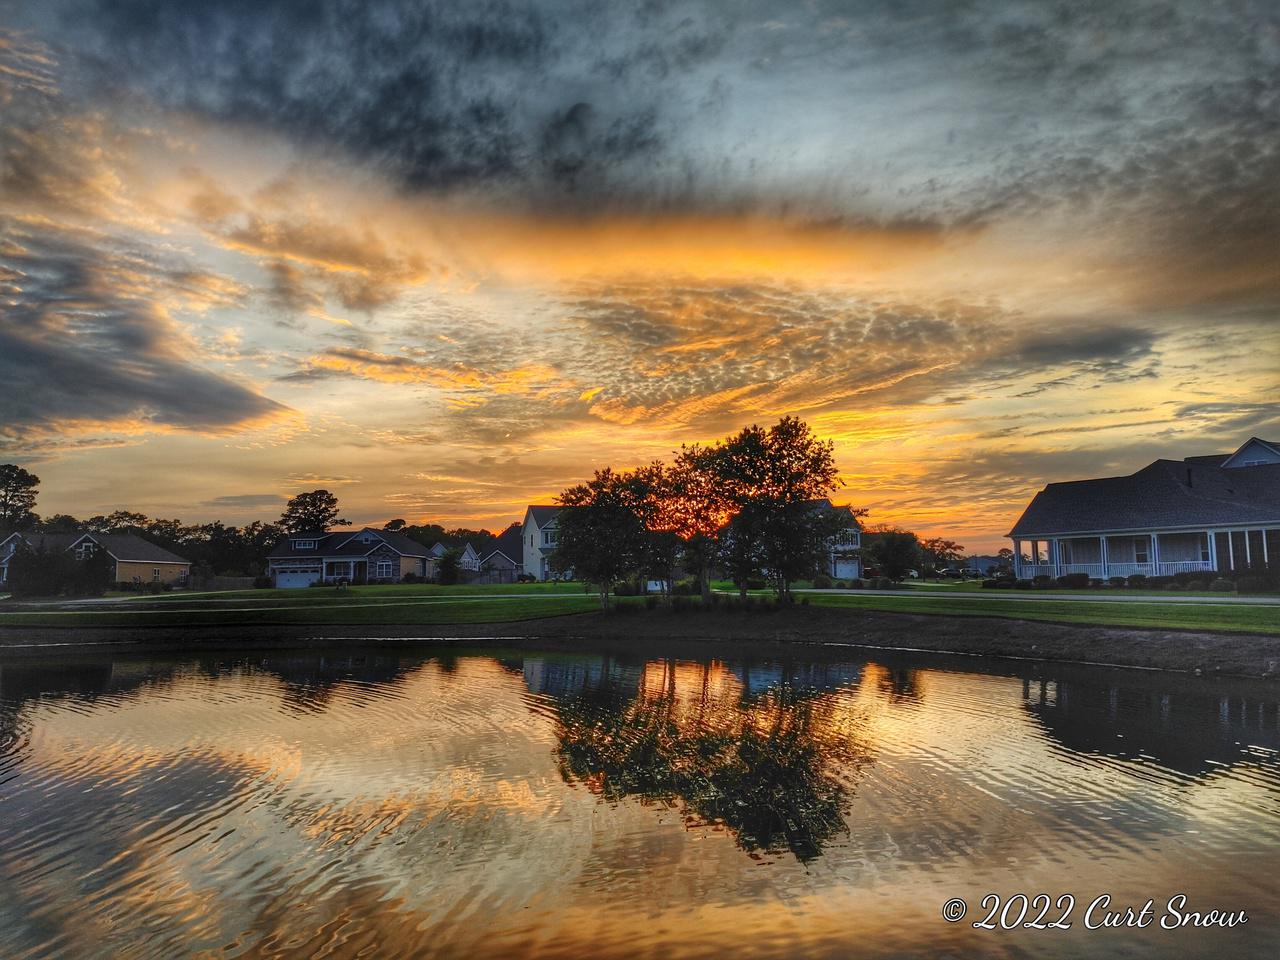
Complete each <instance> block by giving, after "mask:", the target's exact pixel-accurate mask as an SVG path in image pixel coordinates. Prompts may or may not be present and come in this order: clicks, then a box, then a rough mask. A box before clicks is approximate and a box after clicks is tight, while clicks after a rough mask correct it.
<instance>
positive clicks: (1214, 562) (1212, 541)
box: [1205, 530, 1218, 570]
mask: <svg viewBox="0 0 1280 960" xmlns="http://www.w3.org/2000/svg"><path fill="white" fill-rule="evenodd" d="M1205 536H1207V537H1208V538H1209V566H1211V567H1213V569H1214V570H1217V569H1218V533H1217V531H1216V530H1207V531H1205Z"/></svg>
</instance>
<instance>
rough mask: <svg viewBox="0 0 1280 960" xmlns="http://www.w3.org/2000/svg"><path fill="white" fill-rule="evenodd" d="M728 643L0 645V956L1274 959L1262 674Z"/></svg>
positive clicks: (1269, 707) (1271, 805)
mask: <svg viewBox="0 0 1280 960" xmlns="http://www.w3.org/2000/svg"><path fill="white" fill-rule="evenodd" d="M732 649H733V648H732V647H730V646H728V645H725V654H724V656H723V657H722V658H719V659H705V660H698V659H681V658H680V657H679V655H678V650H677V651H673V656H671V657H667V656H660V655H658V654H653V653H651V654H648V655H645V656H628V655H619V654H616V653H604V652H601V653H581V654H579V653H574V654H565V653H539V652H532V651H529V650H514V649H500V648H483V647H468V648H466V649H461V648H456V647H449V648H447V649H446V648H443V647H430V646H417V647H411V646H405V647H394V648H390V647H387V646H385V645H383V646H377V647H349V648H346V649H341V650H323V651H319V650H306V651H298V652H280V651H273V652H269V653H245V652H226V653H223V654H218V655H209V654H203V655H189V656H183V655H165V656H151V657H142V656H137V655H124V654H121V655H116V656H101V657H84V656H77V655H61V656H59V657H58V658H56V659H49V660H40V661H35V660H31V659H23V660H9V661H5V660H3V659H0V956H3V957H5V958H26V957H46V956H50V957H52V956H57V957H76V958H81V957H165V958H168V957H182V956H199V957H215V956H216V957H241V956H243V957H266V956H270V957H321V956H333V957H350V956H377V957H390V956H405V957H409V956H412V957H431V956H441V957H467V958H487V957H520V956H540V957H625V956H637V957H684V956H707V957H711V956H734V957H756V956H760V957H794V956H832V957H852V956H859V957H861V956H870V957H878V956H886V957H889V956H893V957H898V956H901V957H915V956H957V957H959V956H963V957H975V956H993V957H1005V956H1008V957H1018V956H1037V957H1038V956H1072V957H1077V956H1098V957H1112V956H1146V955H1152V956H1156V955H1159V956H1198V955H1201V956H1208V955H1211V954H1212V955H1215V956H1221V957H1228V956H1229V957H1244V956H1274V955H1275V947H1276V942H1277V937H1278V936H1280V757H1278V754H1277V750H1278V749H1280V714H1278V706H1277V700H1278V698H1280V697H1278V694H1280V688H1277V687H1276V686H1273V685H1267V684H1262V683H1256V684H1251V683H1247V682H1243V681H1242V682H1239V683H1228V682H1220V681H1210V680H1195V679H1192V678H1184V677H1176V676H1167V675H1160V674H1144V673H1138V672H1133V671H1107V670H1100V669H1094V670H1090V669H1085V668H1075V669H1072V668H1066V667H1053V666H1033V665H1029V666H1027V667H1025V668H1022V672H1021V673H1017V672H1014V673H1010V672H1008V671H1009V669H1010V668H1008V667H1000V666H988V667H984V666H982V665H981V664H980V662H978V661H966V660H959V659H951V660H948V659H944V658H935V659H932V660H930V659H911V658H905V659H895V658H891V657H886V656H879V655H877V657H875V658H872V659H863V658H861V657H859V656H850V655H848V654H847V653H830V652H827V653H824V652H822V651H821V650H816V648H815V650H811V651H810V652H809V653H807V654H805V655H806V656H812V657H814V659H809V660H805V659H796V660H788V661H775V660H768V659H747V658H744V657H740V656H734V655H733V654H732V652H731V651H732ZM989 893H995V894H998V895H1000V896H1001V897H1002V898H1009V897H1012V896H1013V895H1014V894H1017V893H1024V894H1027V895H1028V896H1029V897H1034V896H1036V895H1037V894H1046V895H1049V896H1051V897H1053V898H1054V899H1055V900H1056V899H1057V898H1058V897H1059V896H1060V895H1063V894H1070V895H1072V896H1074V897H1075V898H1076V904H1077V905H1076V906H1075V908H1074V910H1073V911H1071V915H1070V916H1069V918H1068V919H1069V922H1071V923H1072V926H1071V928H1070V929H1027V928H1025V927H1021V926H1019V927H1018V928H1017V929H1012V930H1006V929H999V928H997V929H994V930H991V929H975V928H974V926H973V922H974V921H981V920H982V919H983V918H984V916H985V915H986V913H987V912H988V911H987V910H985V909H982V908H981V906H980V901H981V900H982V898H983V897H984V896H985V895H986V894H989ZM1102 894H1110V896H1111V902H1110V905H1109V906H1110V909H1111V910H1112V912H1114V913H1116V914H1117V915H1120V914H1121V913H1122V911H1123V908H1124V907H1133V908H1134V910H1135V913H1137V912H1138V911H1139V910H1140V908H1141V907H1142V905H1143V904H1145V903H1146V901H1147V900H1148V899H1153V900H1154V901H1155V907H1154V922H1153V923H1152V924H1151V925H1150V926H1147V927H1145V928H1139V927H1120V928H1115V927H1104V928H1101V929H1095V930H1089V929H1086V927H1085V910H1086V907H1087V906H1088V905H1089V904H1090V903H1091V902H1092V901H1093V900H1094V899H1095V898H1096V897H1098V896H1100V895H1102ZM1175 894H1185V896H1186V898H1187V900H1186V906H1185V908H1184V909H1183V910H1181V911H1180V913H1190V911H1192V910H1199V911H1208V910H1209V909H1213V908H1216V909H1218V910H1223V911H1230V912H1236V911H1240V910H1244V911H1246V914H1247V917H1248V920H1247V922H1245V923H1243V924H1239V925H1237V926H1234V927H1225V928H1224V927H1213V928H1207V929H1206V928H1202V927H1197V926H1185V927H1179V928H1178V929H1173V930H1169V929H1163V928H1161V926H1160V919H1161V918H1162V917H1163V918H1166V919H1170V918H1171V917H1170V915H1169V914H1167V913H1166V911H1165V904H1166V902H1167V901H1168V899H1169V898H1170V897H1172V896H1174V895H1175ZM953 897H959V898H963V899H964V900H965V901H966V902H967V904H968V908H969V909H968V913H967V915H966V916H965V918H964V919H963V920H962V921H960V922H956V923H949V922H947V921H945V920H944V919H943V917H942V913H941V911H942V906H943V904H944V902H945V901H947V900H948V899H950V898H953ZM1003 902H1005V901H1003V900H1002V903H1003ZM1020 909H1021V903H1020V901H1017V900H1014V901H1013V906H1012V907H1011V909H1010V910H1008V911H1006V914H1005V916H1006V919H1007V920H1008V921H1010V922H1011V923H1014V922H1016V921H1017V920H1018V916H1019V913H1020ZM1062 912H1063V910H1062V909H1059V908H1056V907H1055V909H1054V910H1053V911H1052V912H1050V913H1049V914H1048V915H1047V916H1046V917H1044V919H1043V921H1042V922H1043V923H1048V922H1049V921H1051V920H1055V919H1058V918H1059V917H1060V916H1061V914H1062ZM1038 913H1040V911H1039V910H1038V909H1033V910H1031V911H1029V912H1028V913H1027V916H1026V918H1025V920H1024V922H1026V921H1030V920H1034V919H1036V915H1037V914H1038ZM1105 915H1106V914H1105V913H1104V911H1103V910H1102V909H1101V908H1098V909H1096V910H1095V911H1094V913H1093V917H1092V919H1093V920H1094V921H1095V922H1097V921H1099V920H1101V919H1102V917H1103V916H1105ZM998 921H999V918H998V917H997V918H996V920H995V924H996V926H997V927H999V922H998Z"/></svg>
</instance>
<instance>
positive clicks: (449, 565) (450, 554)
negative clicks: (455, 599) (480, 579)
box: [437, 547, 462, 587]
mask: <svg viewBox="0 0 1280 960" xmlns="http://www.w3.org/2000/svg"><path fill="white" fill-rule="evenodd" d="M437 569H438V570H439V579H440V583H441V584H443V585H444V586H446V587H451V586H453V585H454V584H455V583H457V582H458V571H460V570H461V569H462V551H461V550H459V549H458V548H457V547H453V548H452V549H450V550H446V551H445V552H444V554H443V556H441V557H440V563H439V566H438V567H437Z"/></svg>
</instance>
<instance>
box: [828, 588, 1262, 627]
mask: <svg viewBox="0 0 1280 960" xmlns="http://www.w3.org/2000/svg"><path fill="white" fill-rule="evenodd" d="M805 597H807V598H808V599H809V602H810V603H811V604H813V605H814V606H820V607H843V608H850V609H860V610H884V611H887V612H890V613H919V614H928V615H932V616H960V617H1002V618H1005V619H1012V620H1049V621H1053V622H1055V623H1081V624H1092V625H1097V626H1109V627H1145V628H1156V629H1166V630H1207V631H1213V632H1222V633H1263V634H1280V606H1250V605H1245V604H1237V605H1219V606H1213V605H1210V604H1208V603H1206V604H1203V605H1202V604H1198V603H1159V602H1158V601H1153V602H1151V603H1125V602H1123V601H1121V602H1111V603H1108V602H1106V601H1098V602H1096V603H1079V602H1076V601H1070V600H1013V599H1005V598H1002V597H989V598H987V597H984V598H983V599H982V600H955V601H953V602H950V603H949V602H947V601H946V600H941V599H929V600H926V599H924V598H923V597H919V596H914V597H913V596H911V595H910V594H908V593H904V595H902V596H879V595H875V594H870V595H859V594H851V593H847V594H826V593H810V594H805Z"/></svg>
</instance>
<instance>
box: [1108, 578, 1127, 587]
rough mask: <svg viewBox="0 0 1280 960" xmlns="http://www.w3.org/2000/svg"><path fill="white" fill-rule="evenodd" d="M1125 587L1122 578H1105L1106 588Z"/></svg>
mask: <svg viewBox="0 0 1280 960" xmlns="http://www.w3.org/2000/svg"><path fill="white" fill-rule="evenodd" d="M1124 585H1125V578H1124V577H1107V586H1108V587H1115V588H1116V589H1119V588H1120V587H1123V586H1124Z"/></svg>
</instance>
